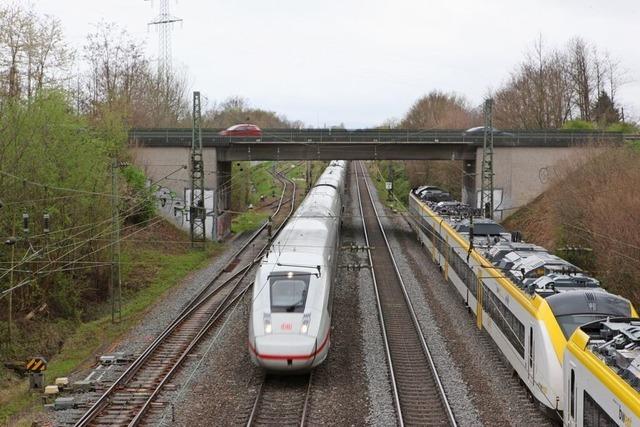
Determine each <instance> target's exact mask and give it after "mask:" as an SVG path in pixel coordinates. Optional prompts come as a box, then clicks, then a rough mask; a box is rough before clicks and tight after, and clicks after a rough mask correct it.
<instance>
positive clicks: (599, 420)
mask: <svg viewBox="0 0 640 427" xmlns="http://www.w3.org/2000/svg"><path fill="white" fill-rule="evenodd" d="M582 424H583V425H584V426H585V427H613V426H615V425H617V424H616V422H615V421H613V418H611V417H610V416H609V414H607V413H606V412H605V411H604V409H602V408H601V407H600V405H598V404H597V403H596V401H595V400H593V398H592V397H591V396H590V395H589V393H587V392H586V391H585V392H584V411H583V414H582Z"/></svg>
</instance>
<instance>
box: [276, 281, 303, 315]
mask: <svg viewBox="0 0 640 427" xmlns="http://www.w3.org/2000/svg"><path fill="white" fill-rule="evenodd" d="M309 277H310V275H309V274H295V275H286V274H285V275H277V276H271V277H270V278H269V280H270V288H271V289H270V290H271V292H270V293H271V312H272V313H303V312H304V305H305V303H306V302H307V294H308V293H309Z"/></svg>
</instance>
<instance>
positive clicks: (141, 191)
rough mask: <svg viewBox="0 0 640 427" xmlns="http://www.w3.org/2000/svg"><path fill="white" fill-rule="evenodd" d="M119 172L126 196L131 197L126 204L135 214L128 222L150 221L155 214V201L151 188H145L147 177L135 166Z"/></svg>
mask: <svg viewBox="0 0 640 427" xmlns="http://www.w3.org/2000/svg"><path fill="white" fill-rule="evenodd" d="M120 171H121V175H122V176H123V177H124V179H125V181H126V183H127V187H128V188H127V194H128V195H130V196H131V197H133V199H132V200H130V201H129V202H128V203H129V204H130V205H131V206H132V207H135V214H134V215H132V216H131V217H130V221H131V222H132V223H134V224H138V223H141V222H144V221H148V220H150V219H151V218H153V216H154V215H155V213H156V200H155V197H154V195H153V188H150V187H147V177H146V176H145V174H144V172H143V171H142V169H140V168H138V167H135V166H127V167H125V168H122V169H120ZM136 206H137V207H136Z"/></svg>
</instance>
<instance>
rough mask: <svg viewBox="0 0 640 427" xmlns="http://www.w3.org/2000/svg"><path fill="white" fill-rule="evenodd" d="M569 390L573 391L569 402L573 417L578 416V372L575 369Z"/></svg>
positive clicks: (572, 371)
mask: <svg viewBox="0 0 640 427" xmlns="http://www.w3.org/2000/svg"><path fill="white" fill-rule="evenodd" d="M569 390H570V393H571V398H570V399H569V402H570V403H569V404H570V405H571V407H570V408H569V413H570V414H571V418H572V419H573V418H575V417H576V373H575V372H574V370H573V369H572V370H571V379H570V384H569Z"/></svg>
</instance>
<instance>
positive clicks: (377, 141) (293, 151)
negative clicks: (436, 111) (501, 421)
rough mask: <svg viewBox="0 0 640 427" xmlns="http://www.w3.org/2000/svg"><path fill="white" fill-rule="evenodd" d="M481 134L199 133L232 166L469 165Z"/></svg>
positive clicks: (577, 136)
mask: <svg viewBox="0 0 640 427" xmlns="http://www.w3.org/2000/svg"><path fill="white" fill-rule="evenodd" d="M129 137H130V141H131V143H132V144H134V145H141V146H145V147H189V146H190V145H191V138H192V132H191V129H133V130H132V131H131V132H130V134H129ZM482 141H483V135H482V134H468V133H465V132H464V131H460V130H396V129H391V130H384V129H380V130H344V129H330V130H329V129H310V130H306V129H266V130H264V131H263V135H262V137H260V138H259V139H256V138H237V137H233V138H232V137H224V136H220V135H219V134H218V130H217V129H204V130H203V132H202V143H203V145H204V146H205V147H211V148H216V151H217V154H218V160H219V161H236V160H332V159H344V160H377V159H387V160H409V159H416V160H470V159H475V152H476V150H477V148H478V147H481V146H482ZM622 141H623V135H622V134H621V133H618V132H565V131H530V132H502V133H499V134H496V135H494V145H495V146H496V147H569V146H576V145H585V144H592V143H601V142H605V143H614V144H618V143H622Z"/></svg>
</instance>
